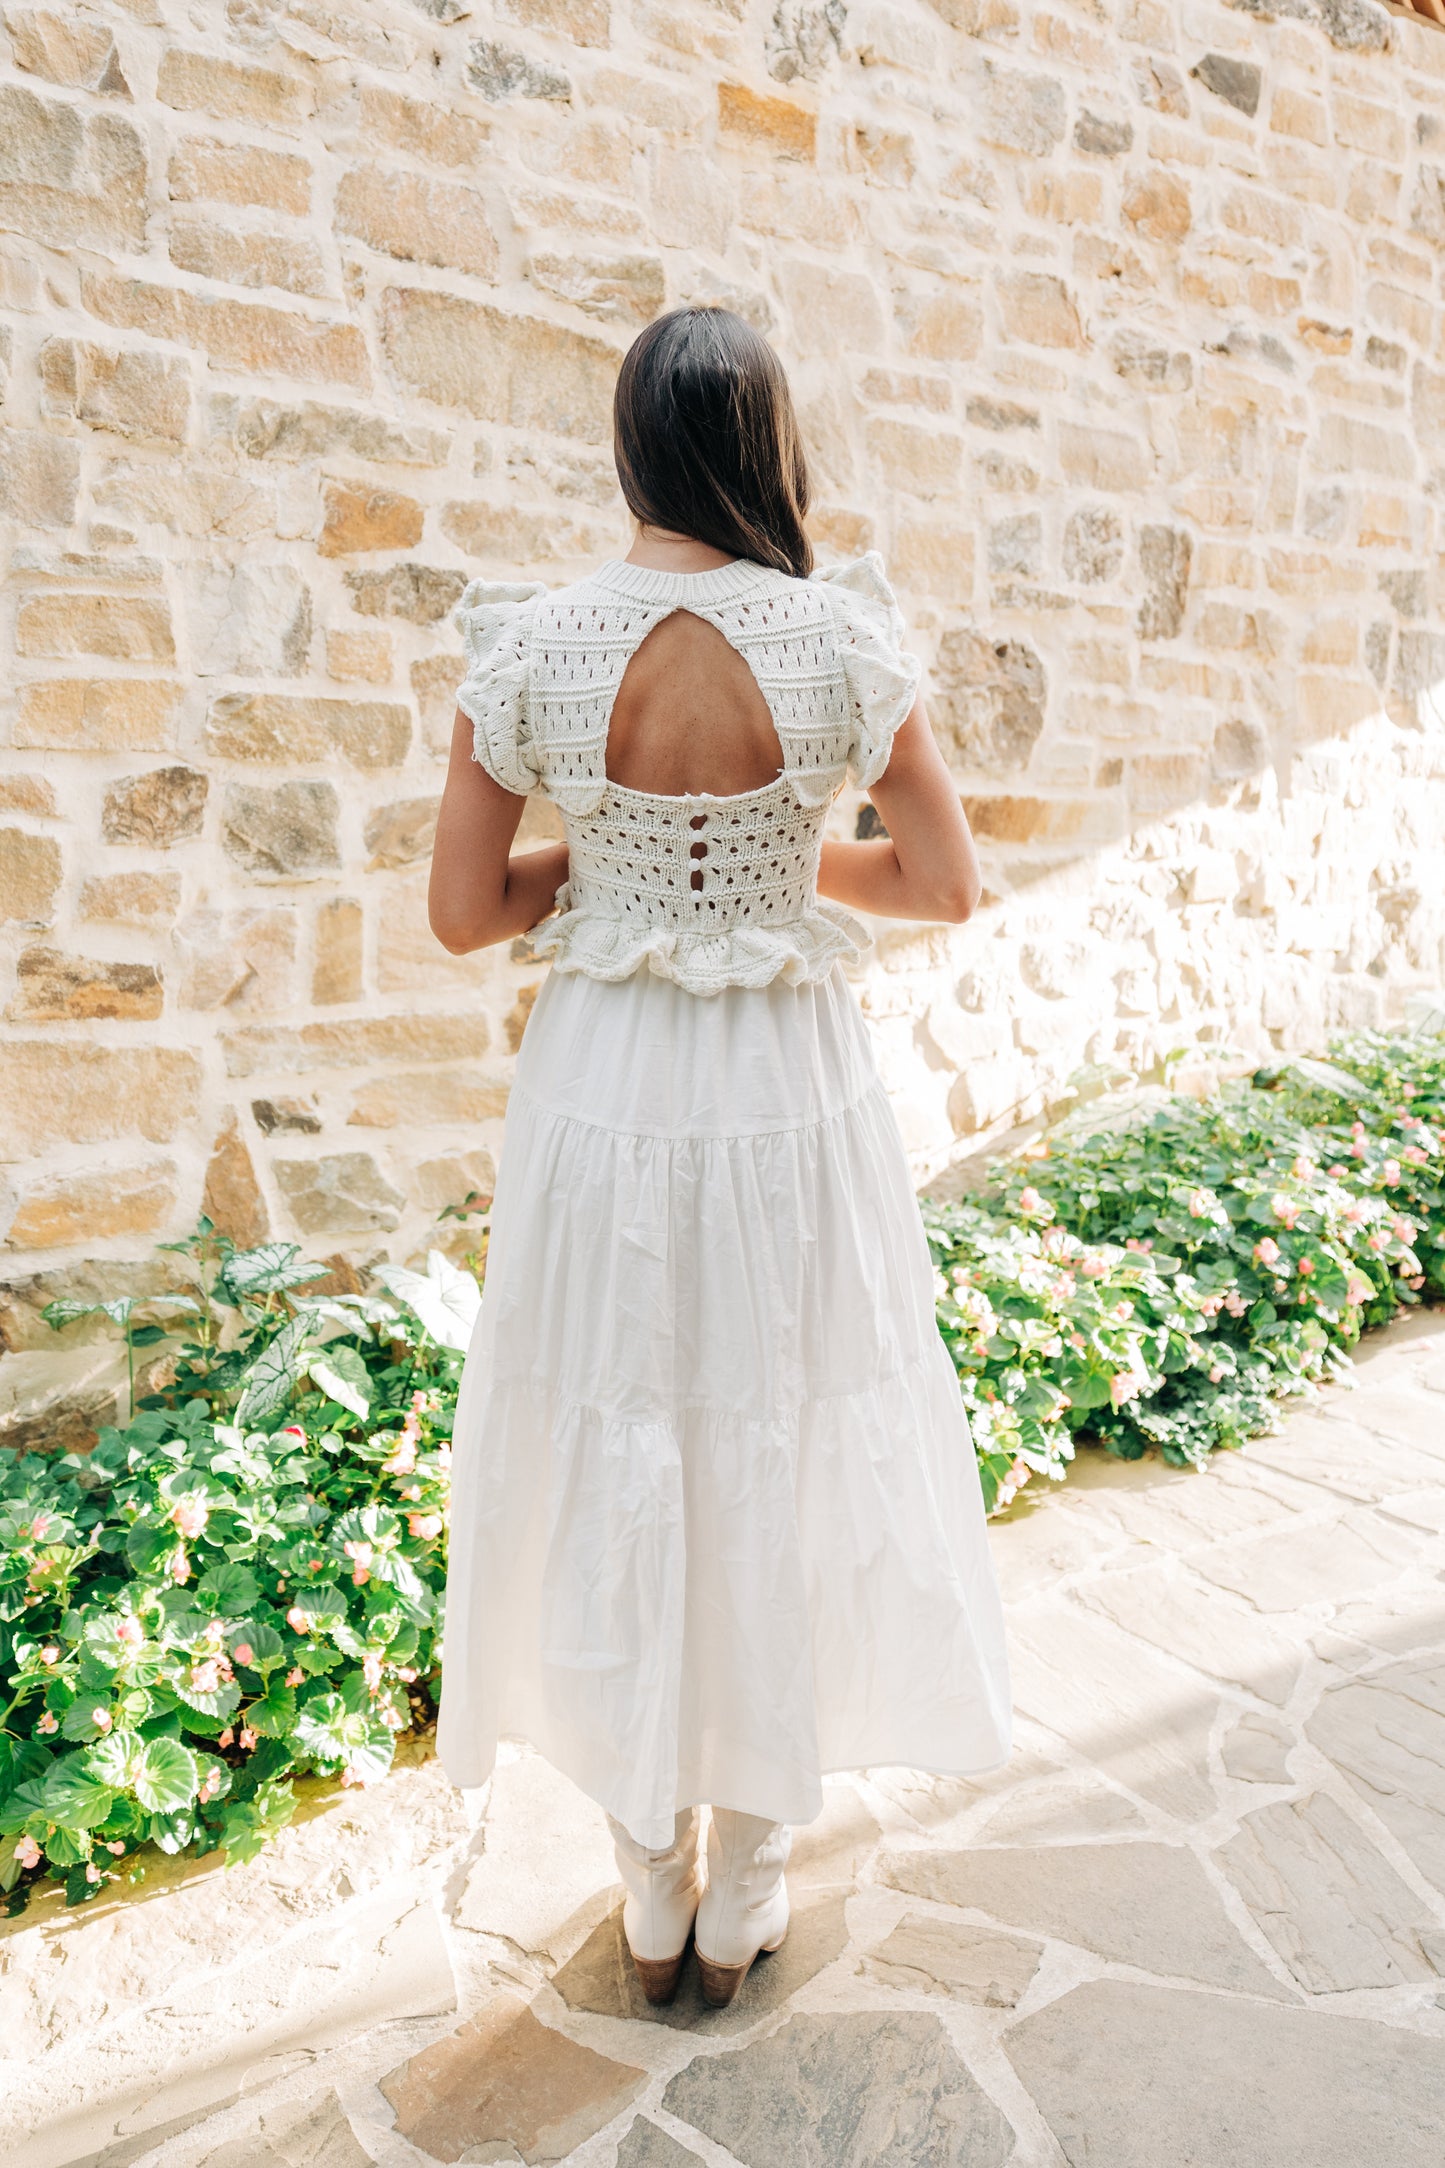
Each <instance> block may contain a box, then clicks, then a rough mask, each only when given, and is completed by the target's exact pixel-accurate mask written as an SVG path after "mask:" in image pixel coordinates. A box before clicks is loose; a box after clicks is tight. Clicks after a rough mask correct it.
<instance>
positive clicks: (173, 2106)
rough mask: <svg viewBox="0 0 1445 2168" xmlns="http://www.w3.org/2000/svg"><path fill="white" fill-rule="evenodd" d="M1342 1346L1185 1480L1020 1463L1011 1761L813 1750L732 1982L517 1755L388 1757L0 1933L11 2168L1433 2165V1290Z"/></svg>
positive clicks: (539, 1769) (1440, 1408) (1159, 1470)
mask: <svg viewBox="0 0 1445 2168" xmlns="http://www.w3.org/2000/svg"><path fill="white" fill-rule="evenodd" d="M1364 1352H1365V1355H1366V1360H1365V1361H1364V1362H1363V1363H1362V1364H1361V1366H1360V1369H1359V1373H1358V1377H1359V1383H1358V1387H1357V1389H1356V1390H1354V1391H1349V1392H1346V1391H1342V1390H1332V1391H1331V1392H1330V1393H1329V1394H1328V1395H1325V1396H1323V1397H1322V1398H1320V1399H1319V1400H1317V1401H1314V1402H1310V1403H1306V1404H1303V1405H1301V1406H1300V1407H1299V1408H1298V1409H1297V1410H1296V1411H1295V1412H1294V1413H1293V1414H1291V1415H1289V1416H1287V1417H1286V1418H1285V1419H1284V1422H1283V1426H1282V1428H1281V1430H1280V1432H1279V1434H1278V1435H1277V1436H1276V1437H1272V1438H1270V1439H1267V1440H1261V1441H1259V1443H1258V1445H1257V1447H1252V1448H1250V1449H1249V1450H1248V1451H1246V1452H1244V1453H1242V1454H1238V1455H1230V1456H1227V1457H1220V1458H1219V1459H1217V1460H1216V1462H1215V1463H1214V1465H1213V1466H1212V1467H1211V1468H1210V1469H1208V1470H1207V1471H1206V1472H1204V1473H1202V1474H1197V1475H1196V1474H1194V1473H1191V1472H1189V1471H1181V1470H1175V1469H1167V1468H1164V1467H1162V1466H1160V1465H1158V1464H1157V1463H1150V1462H1143V1463H1137V1464H1133V1465H1123V1464H1120V1463H1114V1462H1109V1461H1107V1460H1106V1459H1104V1458H1103V1457H1102V1456H1097V1455H1086V1456H1083V1457H1082V1458H1081V1461H1080V1464H1079V1466H1078V1467H1077V1468H1076V1470H1075V1472H1074V1474H1073V1476H1072V1477H1071V1478H1070V1481H1069V1483H1068V1485H1067V1487H1066V1488H1064V1489H1062V1490H1058V1491H1051V1492H1046V1493H1045V1494H1043V1495H1042V1496H1038V1497H1030V1496H1028V1494H1025V1496H1024V1498H1023V1499H1021V1500H1020V1502H1019V1503H1018V1504H1017V1505H1016V1506H1015V1507H1014V1509H1013V1510H1012V1512H1011V1513H1010V1515H1009V1516H1008V1517H1006V1518H1005V1519H1004V1520H1003V1521H1002V1522H1000V1523H999V1524H997V1525H996V1526H995V1528H994V1530H993V1540H994V1545H995V1552H996V1555H997V1557H998V1559H999V1561H1000V1569H1001V1576H1002V1579H1003V1583H1004V1586H1005V1589H1006V1591H1007V1602H1008V1608H1009V1621H1010V1635H1011V1643H1012V1647H1013V1650H1014V1656H1015V1669H1016V1676H1017V1685H1018V1696H1017V1699H1018V1707H1019V1720H1018V1739H1017V1746H1016V1750H1015V1753H1014V1755H1013V1757H1012V1759H1011V1761H1010V1763H1009V1765H1008V1767H1007V1768H1006V1769H1005V1770H1002V1771H998V1772H995V1773H994V1774H992V1775H991V1776H989V1777H987V1778H985V1779H982V1780H980V1781H979V1782H977V1783H969V1782H965V1781H963V1780H959V1779H935V1778H930V1777H926V1776H922V1775H920V1774H918V1773H917V1772H910V1771H906V1770H876V1771H871V1772H867V1773H866V1774H862V1775H859V1776H856V1777H850V1778H844V1779H836V1780H830V1782H829V1784H828V1785H827V1787H826V1800H827V1805H826V1809H825V1812H824V1814H823V1816H822V1817H820V1820H819V1821H818V1823H816V1824H815V1825H814V1826H813V1827H812V1828H810V1829H808V1830H800V1831H799V1832H798V1833H797V1836H796V1839H795V1847H794V1855H793V1862H792V1866H791V1869H790V1880H791V1884H792V1887H793V1890H794V1896H795V1903H796V1910H797V1921H796V1925H795V1928H794V1931H793V1934H792V1936H791V1937H790V1938H789V1941H788V1942H787V1943H786V1944H785V1945H784V1947H783V1949H782V1950H781V1951H780V1952H779V1953H778V1954H777V1956H776V1957H774V1958H771V1959H769V1960H767V1961H766V1962H765V1963H763V1964H760V1965H759V1966H758V1967H757V1968H756V1969H755V1971H754V1974H753V1975H752V1977H751V1979H750V1980H749V1983H748V1985H747V1987H746V1989H745V1991H744V1995H743V1997H741V1998H740V1999H739V2002H738V2004H737V2005H735V2006H734V2008H733V2009H732V2010H730V2011H727V2012H708V2011H705V2010H704V2009H703V2007H702V2005H701V2002H700V1999H699V1997H698V1993H697V1988H696V1983H695V1978H694V1977H693V1976H692V1974H691V1971H690V1969H689V1970H687V1971H685V1974H684V1981H683V1986H682V1988H681V1990H680V1993H679V1998H678V2001H677V2003H676V2004H675V2005H674V2006H673V2007H672V2008H671V2009H669V2010H663V2011H655V2010H651V2009H649V2008H648V2007H647V2006H646V2005H645V2004H644V2003H642V2002H641V1999H640V1997H639V1996H638V1995H637V1993H636V1989H635V1984H634V1983H633V1981H632V1979H631V1976H630V1971H629V1968H628V1966H627V1964H626V1959H625V1951H624V1948H623V1945H622V1941H621V1935H620V1916H619V1913H620V1891H619V1890H618V1888H617V1886H616V1881H615V1874H614V1870H613V1867H612V1864H611V1860H610V1853H609V1847H608V1845H607V1841H606V1832H605V1827H604V1825H603V1822H602V1817H601V1815H600V1814H599V1812H598V1810H597V1809H596V1808H595V1807H594V1806H593V1805H592V1804H591V1802H589V1801H587V1800H585V1799H584V1798H582V1797H581V1795H580V1794H578V1793H577V1792H576V1791H575V1790H574V1788H573V1787H572V1786H571V1785H569V1784H568V1783H567V1782H566V1781H565V1779H563V1778H562V1777H560V1776H559V1775H558V1774H557V1773H556V1772H555V1771H553V1770H551V1769H549V1768H548V1767H547V1765H546V1764H545V1763H542V1762H540V1761H539V1760H538V1759H537V1758H536V1757H535V1756H532V1755H529V1754H526V1753H523V1752H521V1751H510V1752H506V1753H504V1756H503V1759H502V1761H501V1763H500V1765H499V1768H498V1772H497V1775H496V1777H495V1778H494V1780H493V1783H492V1785H491V1787H490V1790H489V1792H488V1793H487V1795H486V1796H485V1797H480V1798H476V1799H473V1800H470V1801H468V1802H465V1803H464V1802H461V1801H459V1800H458V1799H457V1797H456V1795H454V1794H450V1793H448V1792H447V1790H446V1787H445V1786H444V1784H442V1783H441V1781H440V1779H439V1776H438V1774H437V1772H436V1771H435V1770H434V1768H433V1769H431V1770H428V1769H426V1768H419V1769H411V1770H408V1771H405V1772H403V1774H402V1776H401V1777H400V1778H399V1779H397V1780H394V1781H389V1782H388V1784H387V1785H386V1786H384V1787H381V1788H379V1789H378V1790H377V1791H376V1792H374V1793H370V1794H367V1795H366V1796H365V1798H364V1799H362V1800H360V1801H358V1800H357V1799H355V1797H354V1796H353V1795H347V1796H346V1800H345V1803H344V1807H343V1806H341V1805H338V1804H337V1803H333V1805H332V1807H331V1808H328V1809H326V1810H325V1813H323V1815H321V1816H320V1817H318V1818H317V1819H316V1820H315V1821H313V1822H312V1823H309V1824H307V1825H306V1827H305V1828H303V1829H302V1830H300V1831H297V1832H293V1833H291V1835H290V1836H289V1837H288V1839H287V1840H285V1841H284V1843H283V1847H282V1848H280V1849H279V1850H278V1852H277V1853H276V1854H274V1855H272V1856H270V1857H268V1859H266V1860H264V1861H258V1862H254V1863H253V1864H252V1865H251V1866H250V1867H248V1868H245V1869H240V1870H237V1872H236V1874H235V1875H234V1876H228V1877H222V1878H217V1877H216V1876H214V1875H213V1874H207V1875H202V1876H197V1875H195V1874H194V1872H174V1873H173V1876H172V1879H167V1875H168V1874H171V1872H172V1870H173V1869H174V1867H175V1863H170V1867H169V1868H168V1869H167V1873H165V1874H162V1875H161V1876H160V1878H159V1881H158V1883H157V1887H156V1895H155V1896H154V1897H153V1898H152V1899H151V1900H149V1902H148V1903H146V1904H141V1905H135V1904H132V1905H129V1906H126V1907H115V1908H113V1911H112V1914H111V1915H110V1916H109V1917H106V1916H100V1917H95V1916H82V1917H81V1919H80V1920H79V1921H72V1922H69V1923H66V1922H62V1921H60V1920H59V1919H57V1918H55V1917H53V1916H51V1915H49V1914H47V1915H46V1916H44V1917H38V1918H37V1919H36V1920H35V1922H34V1923H32V1924H31V1925H29V1926H27V1927H24V1929H23V1932H21V1933H19V1934H15V1933H13V1932H12V1933H11V1934H10V1935H8V1936H0V2019H3V2020H4V2021H5V2025H6V2030H4V2031H0V2044H3V2046H4V2048H5V2052H6V2053H7V2054H9V2055H10V2057H11V2060H10V2062H9V2063H8V2064H5V2065H3V2066H0V2079H3V2080H4V2087H5V2090H4V2092H3V2093H0V2102H3V2104H0V2155H3V2157H4V2160H5V2163H6V2168H72V2164H76V2168H79V2164H80V2163H85V2164H86V2168H363V2164H365V2163H367V2162H371V2163H375V2164H377V2168H435V2164H437V2163H441V2162H446V2163H450V2162H452V2161H508V2162H514V2163H522V2162H525V2163H528V2164H532V2163H539V2164H540V2163H551V2162H554V2161H558V2162H560V2161H563V2160H566V2161H568V2162H570V2163H572V2164H573V2168H690V2164H695V2163H705V2164H707V2168H965V2164H966V2168H1174V2164H1175V2163H1179V2164H1180V2168H1184V2164H1185V2163H1186V2162H1187V2163H1188V2168H1241V2164H1242V2163H1244V2162H1253V2161H1261V2162H1265V2161H1267V2162H1268V2163H1269V2164H1270V2168H1361V2164H1362V2163H1364V2162H1369V2161H1373V2160H1376V2159H1379V2160H1386V2161H1388V2162H1389V2163H1390V2168H1440V2162H1441V2158H1442V2155H1441V2144H1440V2137H1439V2132H1440V2130H1441V2129H1442V2128H1445V1576H1442V1545H1441V1543H1440V1540H1439V1537H1440V1533H1441V1530H1442V1528H1445V1315H1441V1314H1438V1313H1437V1314H1425V1315H1420V1316H1416V1317H1413V1318H1410V1319H1408V1320H1406V1321H1403V1322H1402V1323H1400V1324H1398V1325H1396V1326H1395V1327H1392V1328H1391V1329H1390V1330H1389V1331H1388V1332H1386V1333H1383V1334H1381V1335H1379V1336H1378V1337H1377V1338H1376V1339H1375V1340H1374V1341H1373V1342H1372V1343H1370V1344H1369V1345H1368V1347H1367V1349H1366V1350H1365V1351H1364ZM326 1813H330V1814H333V1815H336V1816H338V1817H345V1818H346V1819H345V1820H344V1826H343V1822H342V1820H340V1819H338V1820H337V1821H336V1822H335V1824H328V1823H327V1822H326V1819H325V1814H326ZM308 1832H319V1834H308ZM328 1832H330V1834H328ZM288 1846H289V1849H287V1847H288ZM387 1921H389V1922H390V1923H391V1924H390V1930H389V1931H390V1932H391V1933H392V1934H393V1935H394V1934H396V1933H397V1932H399V1931H400V1929H401V1926H402V1923H406V1924H405V1934H406V1936H407V1937H408V1938H409V1939H408V1941H407V1947H408V1948H409V1949H410V1950H411V1951H412V1953H413V1954H412V1958H411V1960H410V1962H409V1966H408V1965H401V1964H399V1963H391V1964H389V1963H388V1962H387V1949H388V1945H387V1943H386V1932H387V1930H386V1928H385V1925H384V1923H385V1922H387ZM327 1979H329V1980H330V1981H331V1983H332V1985H331V1988H330V1990H329V1991H327V1992H323V1983H324V1982H325V1981H326V1980H327ZM365 1981H372V1982H382V1981H385V1982H387V1983H389V1987H388V1992H387V1999H386V2000H385V2001H384V2003H381V2004H378V2006H377V2007H376V2008H375V2010H374V2011H373V2012H372V2013H371V2014H370V2015H367V2014H366V2013H365V2012H364V2011H361V2010H359V2008H358V2007H357V2006H355V2004H354V2003H353V2004H348V2003H347V2000H346V1993H347V1988H346V1983H347V1982H351V1983H352V1984H353V1985H354V1984H355V1983H357V1982H365ZM368 1991H370V1990H368ZM378 1992H379V1990H378ZM7 1997H8V1998H9V1999H8V2000H7ZM253 2005H254V2006H255V2007H256V2008H259V2009H260V2010H261V2011H262V2012H263V2014H264V2022H263V2023H261V2024H260V2025H259V2026H258V2024H257V2022H256V2017H255V2009H254V2008H253ZM348 2012H350V2014H349V2015H348ZM12 2022H13V2025H14V2027H15V2030H14V2032H13V2034H12V2033H11V2032H10V2030H9V2027H10V2025H11V2024H12ZM17 2041H18V2042H19V2043H20V2045H19V2046H18V2047H17V2046H16V2045H15V2042H17ZM87 2088H88V2090H87Z"/></svg>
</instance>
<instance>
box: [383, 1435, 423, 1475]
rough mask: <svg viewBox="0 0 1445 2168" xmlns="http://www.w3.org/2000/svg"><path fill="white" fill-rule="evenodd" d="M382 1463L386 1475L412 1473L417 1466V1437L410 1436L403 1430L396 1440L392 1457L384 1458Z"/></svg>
mask: <svg viewBox="0 0 1445 2168" xmlns="http://www.w3.org/2000/svg"><path fill="white" fill-rule="evenodd" d="M381 1465H382V1470H383V1473H384V1474H386V1475H411V1474H412V1473H413V1471H414V1470H415V1468H416V1439H415V1437H410V1438H409V1437H407V1435H406V1434H405V1432H403V1433H402V1435H401V1437H399V1438H398V1439H397V1441H396V1446H395V1448H394V1450H393V1452H392V1455H391V1458H390V1459H389V1460H384V1461H383V1462H382V1464H381Z"/></svg>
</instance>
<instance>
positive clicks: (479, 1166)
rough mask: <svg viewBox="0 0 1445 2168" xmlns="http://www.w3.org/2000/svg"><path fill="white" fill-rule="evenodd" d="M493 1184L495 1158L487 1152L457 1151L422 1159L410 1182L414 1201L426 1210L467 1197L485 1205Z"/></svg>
mask: <svg viewBox="0 0 1445 2168" xmlns="http://www.w3.org/2000/svg"><path fill="white" fill-rule="evenodd" d="M496 1186H497V1168H496V1162H495V1160H494V1159H493V1158H492V1155H491V1153H490V1152H459V1153H457V1154H455V1155H454V1156H453V1157H451V1158H448V1159H424V1160H422V1161H421V1163H420V1165H418V1166H416V1167H413V1169H412V1172H411V1182H410V1185H409V1187H410V1190H411V1193H412V1195H413V1196H414V1197H415V1198H416V1201H417V1203H418V1204H419V1205H421V1206H422V1207H423V1208H424V1210H426V1211H428V1212H441V1211H443V1210H445V1208H446V1207H447V1206H448V1205H452V1204H464V1203H465V1202H466V1200H467V1198H468V1197H476V1198H479V1199H480V1200H481V1201H482V1203H483V1205H484V1206H485V1205H488V1204H490V1203H491V1201H492V1197H493V1194H494V1192H495V1190H496Z"/></svg>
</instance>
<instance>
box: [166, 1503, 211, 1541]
mask: <svg viewBox="0 0 1445 2168" xmlns="http://www.w3.org/2000/svg"><path fill="white" fill-rule="evenodd" d="M210 1517H211V1509H210V1507H209V1506H208V1505H207V1503H206V1501H205V1499H204V1498H178V1499H177V1500H176V1502H175V1504H174V1505H173V1506H172V1507H171V1519H172V1520H173V1521H174V1522H175V1524H176V1529H177V1532H178V1533H179V1534H180V1535H183V1536H185V1537H187V1538H190V1539H194V1538H195V1537H196V1536H200V1535H204V1533H205V1528H206V1523H207V1521H208V1520H209V1519H210Z"/></svg>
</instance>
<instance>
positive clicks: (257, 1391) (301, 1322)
mask: <svg viewBox="0 0 1445 2168" xmlns="http://www.w3.org/2000/svg"><path fill="white" fill-rule="evenodd" d="M309 1330H310V1320H309V1319H307V1318H304V1317H293V1318H292V1319H291V1321H290V1323H289V1324H286V1325H283V1326H282V1327H281V1330H280V1331H279V1332H278V1333H277V1335H276V1337H275V1339H274V1340H272V1341H270V1342H269V1343H268V1345H267V1346H266V1347H264V1348H263V1349H262V1350H261V1352H260V1354H259V1355H258V1356H257V1357H256V1359H255V1361H254V1362H253V1363H252V1364H251V1367H250V1369H249V1371H248V1372H247V1374H246V1388H245V1391H244V1392H243V1393H242V1395H241V1398H240V1400H239V1401H238V1402H237V1404H236V1421H237V1422H238V1423H243V1424H244V1423H264V1422H268V1421H269V1420H270V1418H271V1417H272V1416H273V1415H279V1414H280V1413H281V1410H282V1409H283V1408H284V1407H285V1405H286V1403H287V1401H288V1400H289V1399H290V1398H291V1395H292V1393H293V1392H294V1391H295V1389H296V1384H297V1380H298V1378H299V1376H300V1365H301V1350H302V1347H303V1346H304V1344H305V1341H306V1336H307V1333H308V1332H309Z"/></svg>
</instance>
